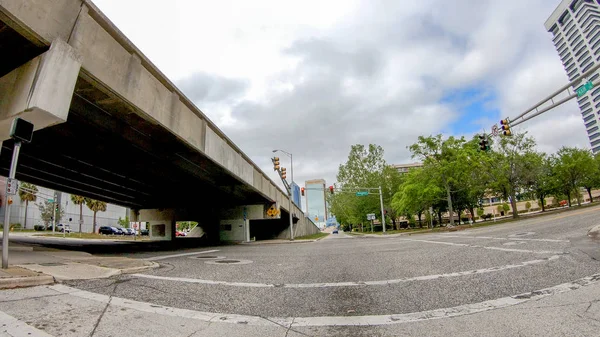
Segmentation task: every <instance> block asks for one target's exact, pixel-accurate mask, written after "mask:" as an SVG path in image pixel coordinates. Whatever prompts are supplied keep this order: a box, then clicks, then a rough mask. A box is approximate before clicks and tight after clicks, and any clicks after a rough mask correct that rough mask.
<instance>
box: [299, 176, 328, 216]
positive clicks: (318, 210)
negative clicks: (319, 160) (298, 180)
mask: <svg viewBox="0 0 600 337" xmlns="http://www.w3.org/2000/svg"><path fill="white" fill-rule="evenodd" d="M304 187H305V192H304V193H305V195H306V216H307V217H308V218H309V219H311V220H312V221H313V222H314V223H315V224H316V225H317V226H319V227H325V221H326V220H327V201H326V199H325V180H324V179H314V180H307V181H306V182H305V183H304Z"/></svg>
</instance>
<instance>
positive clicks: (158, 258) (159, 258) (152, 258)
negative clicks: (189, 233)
mask: <svg viewBox="0 0 600 337" xmlns="http://www.w3.org/2000/svg"><path fill="white" fill-rule="evenodd" d="M218 251H219V250H218V249H214V250H205V251H203V252H193V253H181V254H173V255H161V256H155V257H147V258H145V259H142V260H148V261H158V260H166V259H171V258H174V257H181V256H190V255H198V254H207V253H214V252H218Z"/></svg>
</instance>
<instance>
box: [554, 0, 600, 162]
mask: <svg viewBox="0 0 600 337" xmlns="http://www.w3.org/2000/svg"><path fill="white" fill-rule="evenodd" d="M599 1H600V0H562V1H561V3H560V4H559V5H558V7H557V8H556V9H555V10H554V12H553V13H552V15H550V17H549V18H548V20H546V23H545V27H546V29H547V30H548V31H549V32H550V33H552V34H553V36H554V38H553V39H552V41H553V42H554V47H555V48H556V50H557V51H558V55H559V56H560V59H561V60H562V62H563V65H564V67H565V70H566V72H567V76H568V77H569V80H570V81H571V80H573V79H575V78H576V77H577V76H579V75H580V74H582V73H584V72H586V71H587V70H589V69H590V68H591V67H593V66H594V65H595V64H596V63H597V62H598V61H599V60H600V3H599ZM599 76H600V70H597V71H595V72H594V73H593V74H592V75H590V76H589V77H588V80H590V81H595V80H596V79H597V78H598V77H599ZM577 102H578V104H579V109H580V110H581V115H582V118H583V122H584V123H585V128H586V130H587V133H588V137H589V139H590V144H591V146H592V151H593V152H594V153H598V152H600V116H599V115H598V113H599V112H600V87H597V88H593V89H591V90H589V91H588V92H587V93H586V94H585V95H583V96H582V97H579V98H578V100H577Z"/></svg>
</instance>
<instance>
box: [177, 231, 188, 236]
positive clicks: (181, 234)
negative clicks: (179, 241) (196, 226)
mask: <svg viewBox="0 0 600 337" xmlns="http://www.w3.org/2000/svg"><path fill="white" fill-rule="evenodd" d="M186 235H187V233H186V232H182V231H176V232H175V236H186Z"/></svg>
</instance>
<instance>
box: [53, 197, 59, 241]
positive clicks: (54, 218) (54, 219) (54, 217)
mask: <svg viewBox="0 0 600 337" xmlns="http://www.w3.org/2000/svg"><path fill="white" fill-rule="evenodd" d="M56 198H58V196H57V195H56V192H54V202H53V203H52V234H54V233H55V230H56Z"/></svg>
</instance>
